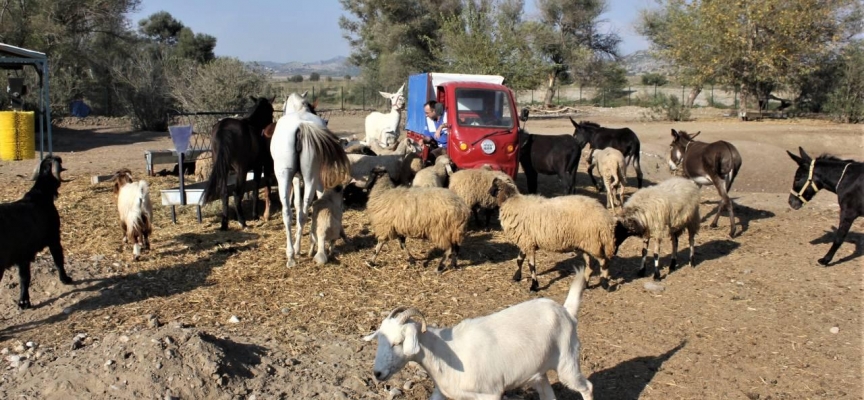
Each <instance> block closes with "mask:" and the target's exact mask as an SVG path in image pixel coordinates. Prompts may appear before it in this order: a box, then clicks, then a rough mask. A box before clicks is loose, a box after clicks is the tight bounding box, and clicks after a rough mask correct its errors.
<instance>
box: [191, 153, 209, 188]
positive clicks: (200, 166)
mask: <svg viewBox="0 0 864 400" xmlns="http://www.w3.org/2000/svg"><path fill="white" fill-rule="evenodd" d="M212 170H213V156H212V155H210V154H202V155H201V157H198V159H196V160H195V176H194V178H195V182H206V181H208V180H210V171H212Z"/></svg>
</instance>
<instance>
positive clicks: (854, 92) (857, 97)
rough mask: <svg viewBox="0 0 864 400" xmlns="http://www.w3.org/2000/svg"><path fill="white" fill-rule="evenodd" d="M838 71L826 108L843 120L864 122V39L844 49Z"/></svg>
mask: <svg viewBox="0 0 864 400" xmlns="http://www.w3.org/2000/svg"><path fill="white" fill-rule="evenodd" d="M838 72H839V73H838V74H837V76H836V80H835V82H836V83H835V84H834V88H833V90H832V91H831V93H830V95H829V97H828V103H827V105H826V109H827V110H828V111H829V112H830V113H831V114H832V115H833V116H834V117H835V118H836V119H837V120H839V121H841V122H846V123H850V122H864V41H862V40H857V41H855V42H853V43H852V44H850V45H849V46H847V47H846V48H845V49H844V51H843V54H842V57H841V58H840V62H839V68H838Z"/></svg>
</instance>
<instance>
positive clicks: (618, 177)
mask: <svg viewBox="0 0 864 400" xmlns="http://www.w3.org/2000/svg"><path fill="white" fill-rule="evenodd" d="M588 158H589V164H590V168H592V169H593V168H595V167H597V169H599V171H600V176H601V177H602V178H603V185H604V186H605V187H606V207H607V208H611V209H612V212H615V206H616V205H617V206H621V205H622V204H624V183H625V182H626V181H625V179H624V170H625V168H627V165H626V164H625V163H624V155H623V154H621V152H620V151H618V150H617V149H614V148H612V147H607V148H605V149H601V150H591V154H590V155H589V156H588Z"/></svg>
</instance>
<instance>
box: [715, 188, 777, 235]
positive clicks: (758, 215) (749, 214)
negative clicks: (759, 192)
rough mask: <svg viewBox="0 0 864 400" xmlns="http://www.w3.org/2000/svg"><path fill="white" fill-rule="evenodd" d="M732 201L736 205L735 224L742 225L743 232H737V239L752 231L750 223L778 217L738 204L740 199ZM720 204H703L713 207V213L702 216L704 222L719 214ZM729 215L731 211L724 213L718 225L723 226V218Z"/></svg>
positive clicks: (766, 211) (716, 202)
mask: <svg viewBox="0 0 864 400" xmlns="http://www.w3.org/2000/svg"><path fill="white" fill-rule="evenodd" d="M730 199H731V200H732V203H733V204H734V207H735V219H736V222H735V223H736V224H740V225H741V231H739V232H736V233H735V237H738V236H739V235H741V234H742V233H744V232H747V230H748V229H750V221H758V220H760V219H767V218H773V217H774V216H775V215H776V214H774V213H773V212H771V211H768V210H760V209H757V208H752V207H748V206H745V205H743V204H741V203H738V202H737V200H738V198H731V197H730ZM719 203H720V201H719V200H717V201H713V200H712V201H705V202H703V204H710V205H711V206H712V208H711V211H709V212H708V213H707V214H705V215H703V216H702V222H707V221H709V220H710V219H711V217H713V216H714V214H717V212H718V210H717V205H718V204H719ZM728 215H729V211H723V212H722V214H721V215H720V216H721V218H720V221H718V222H717V225H718V226H720V225H722V224H723V218H722V217H725V216H728ZM727 220H728V219H727Z"/></svg>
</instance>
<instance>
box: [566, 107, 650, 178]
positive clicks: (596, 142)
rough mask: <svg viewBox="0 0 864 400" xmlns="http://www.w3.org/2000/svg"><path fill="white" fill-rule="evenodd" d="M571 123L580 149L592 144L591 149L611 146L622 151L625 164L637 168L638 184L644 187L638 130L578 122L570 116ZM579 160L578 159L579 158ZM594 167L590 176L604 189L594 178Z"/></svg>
mask: <svg viewBox="0 0 864 400" xmlns="http://www.w3.org/2000/svg"><path fill="white" fill-rule="evenodd" d="M570 123H571V124H573V127H574V128H576V130H574V131H573V137H574V138H576V142H577V143H578V144H579V151H580V152H581V151H582V149H584V148H585V145H590V146H591V151H592V152H593V151H594V150H603V149H605V148H607V147H611V148H613V149H616V150H618V151H620V152H621V154H623V155H624V162H625V165H630V164H632V165H633V169H635V170H636V184H637V185H638V188H639V189H641V188H642V167H641V166H640V165H639V148H640V143H639V138H638V137H637V136H636V132H633V130H632V129H630V128H604V127H602V126H600V125H598V124H596V123H594V122H590V121H581V122H579V123H577V122H576V121H574V120H573V118H570ZM588 159H589V160H590V159H591V158H590V157H589V158H588ZM577 161H578V160H577ZM593 169H594V168H593V167H588V176H589V177H591V184H592V185H594V186H595V187H596V188H597V190H599V191H602V190H603V185H601V184H599V183H598V182H597V181H596V180H595V179H594V174H593Z"/></svg>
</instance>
